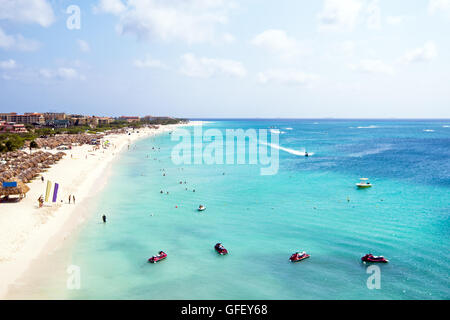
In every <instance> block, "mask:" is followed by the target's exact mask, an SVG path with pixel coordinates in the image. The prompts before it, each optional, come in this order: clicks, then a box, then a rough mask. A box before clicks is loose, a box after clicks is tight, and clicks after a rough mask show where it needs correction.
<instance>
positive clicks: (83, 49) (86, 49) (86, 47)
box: [77, 40, 91, 52]
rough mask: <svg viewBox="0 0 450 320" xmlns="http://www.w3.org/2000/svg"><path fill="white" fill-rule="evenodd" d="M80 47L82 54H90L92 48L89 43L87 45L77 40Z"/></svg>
mask: <svg viewBox="0 0 450 320" xmlns="http://www.w3.org/2000/svg"><path fill="white" fill-rule="evenodd" d="M77 43H78V47H79V48H80V51H81V52H90V51H91V47H90V46H89V43H87V42H86V41H84V40H77Z"/></svg>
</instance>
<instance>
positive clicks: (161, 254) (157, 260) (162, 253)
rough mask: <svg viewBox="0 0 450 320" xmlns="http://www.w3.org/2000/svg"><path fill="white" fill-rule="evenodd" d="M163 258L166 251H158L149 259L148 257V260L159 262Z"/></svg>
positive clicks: (165, 256)
mask: <svg viewBox="0 0 450 320" xmlns="http://www.w3.org/2000/svg"><path fill="white" fill-rule="evenodd" d="M165 258H167V253H165V252H164V251H160V252H159V254H158V255H157V256H153V257H151V258H150V259H148V262H150V263H156V262H159V261H161V260H164V259H165Z"/></svg>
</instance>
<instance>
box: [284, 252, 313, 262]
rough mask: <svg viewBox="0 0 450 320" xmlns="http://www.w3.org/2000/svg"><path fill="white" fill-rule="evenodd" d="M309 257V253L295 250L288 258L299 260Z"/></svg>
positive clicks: (293, 260) (294, 260) (292, 260)
mask: <svg viewBox="0 0 450 320" xmlns="http://www.w3.org/2000/svg"><path fill="white" fill-rule="evenodd" d="M309 257H310V255H309V254H307V253H306V252H305V251H303V252H296V253H294V254H292V256H291V257H290V258H289V260H290V261H291V262H299V261H302V260H305V259H308V258H309Z"/></svg>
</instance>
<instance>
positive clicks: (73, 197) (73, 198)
mask: <svg viewBox="0 0 450 320" xmlns="http://www.w3.org/2000/svg"><path fill="white" fill-rule="evenodd" d="M72 200H73V204H75V196H74V195H72Z"/></svg>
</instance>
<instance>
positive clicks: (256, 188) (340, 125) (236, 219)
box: [22, 120, 450, 299]
mask: <svg viewBox="0 0 450 320" xmlns="http://www.w3.org/2000/svg"><path fill="white" fill-rule="evenodd" d="M449 125H450V121H445V120H442V121H438V120H434V121H430V120H428V121H425V120H423V121H420V120H417V121H380V120H370V121H369V120H233V121H231V120H230V121H225V120H217V121H211V122H208V123H207V124H205V125H204V126H203V131H205V130H206V129H209V128H216V129H219V130H223V132H224V130H225V129H237V128H242V129H244V130H245V129H248V128H254V129H272V130H274V132H277V133H278V134H279V146H280V147H281V148H280V149H279V171H278V173H277V174H275V175H266V176H264V175H260V166H259V165H249V164H243V165H237V164H236V165H220V164H219V165H207V164H192V165H186V164H183V165H176V164H174V163H173V161H172V160H171V152H172V150H173V147H174V146H175V145H176V144H178V143H179V142H177V141H171V137H172V136H171V135H170V134H163V135H160V136H157V137H152V138H148V139H145V140H141V141H139V142H137V143H136V144H134V145H132V146H131V148H130V150H129V151H127V152H124V154H123V155H122V156H121V158H120V160H119V161H118V162H117V163H116V164H115V165H114V173H113V174H112V176H111V177H110V180H109V183H108V185H107V186H106V188H105V189H104V191H103V192H102V193H101V195H100V196H99V197H98V199H97V200H96V203H95V205H93V206H91V210H92V213H91V214H90V218H89V219H88V221H87V222H86V223H85V224H84V225H83V227H82V228H81V230H80V232H78V233H77V235H76V236H75V235H74V236H73V237H74V239H73V241H72V244H71V245H70V246H69V247H66V248H63V249H61V250H63V251H64V252H65V254H64V255H61V254H60V255H59V259H56V256H58V254H55V257H53V258H52V257H51V256H50V257H49V259H50V260H49V261H52V259H53V261H54V263H53V264H52V267H51V268H49V267H47V268H45V269H43V271H42V272H41V274H42V276H41V277H40V278H39V281H37V282H36V283H35V285H34V286H33V287H32V289H28V291H27V292H26V294H25V295H26V297H32V298H36V297H40V298H60V299H449V298H450V279H449V275H450V266H449V264H448V261H449V258H450V254H449V248H450V239H449V234H450V192H449V191H450V127H449ZM188 130H191V131H192V130H193V128H192V127H191V128H189V129H188ZM153 147H155V149H153ZM305 150H307V151H308V152H311V153H313V155H312V156H310V157H307V158H306V157H304V156H301V154H302V153H303V152H304V151H305ZM162 170H164V171H162ZM163 173H165V176H163ZM360 177H368V178H370V181H371V182H372V184H373V187H372V188H370V189H366V190H358V189H357V188H356V187H355V183H356V182H358V180H359V178H360ZM180 181H181V182H183V183H182V184H180ZM185 181H186V184H185V183H184V182H185ZM186 189H187V190H186ZM193 189H195V192H193ZM161 190H163V191H164V192H165V193H164V194H161V193H160V191H161ZM167 191H168V192H169V194H167V193H166V192H167ZM199 204H203V205H205V206H206V207H207V210H206V211H204V212H202V213H200V212H198V211H197V210H196V209H197V208H198V206H199ZM102 214H106V216H107V217H108V222H107V223H106V224H103V223H102V222H101V215H102ZM216 242H222V243H223V244H224V246H225V247H226V248H227V249H228V250H229V255H228V256H219V255H217V254H216V253H215V251H214V249H213V246H214V244H215V243H216ZM160 250H164V251H165V252H166V253H168V258H167V259H166V260H165V261H162V262H160V263H157V264H149V263H147V259H148V258H149V257H151V256H152V255H154V254H157V252H158V251H160ZM299 250H305V251H307V252H308V253H309V254H310V255H311V258H310V259H307V260H305V261H302V262H300V263H296V264H294V263H290V262H289V261H288V258H289V256H290V255H291V254H292V253H293V252H295V251H299ZM368 252H371V253H373V254H375V255H384V256H385V257H387V258H388V259H389V260H390V262H389V263H388V264H383V265H379V267H380V275H381V281H380V284H381V288H380V289H369V288H368V286H367V280H368V278H369V276H371V274H370V273H367V265H365V264H362V263H361V261H360V258H361V256H363V255H364V254H365V253H368ZM61 257H64V258H61ZM69 264H71V265H76V266H79V267H80V270H81V288H80V289H79V290H68V289H67V287H66V279H67V276H68V275H67V273H66V268H67V265H69ZM46 272H47V274H46ZM22 294H23V292H22Z"/></svg>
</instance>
